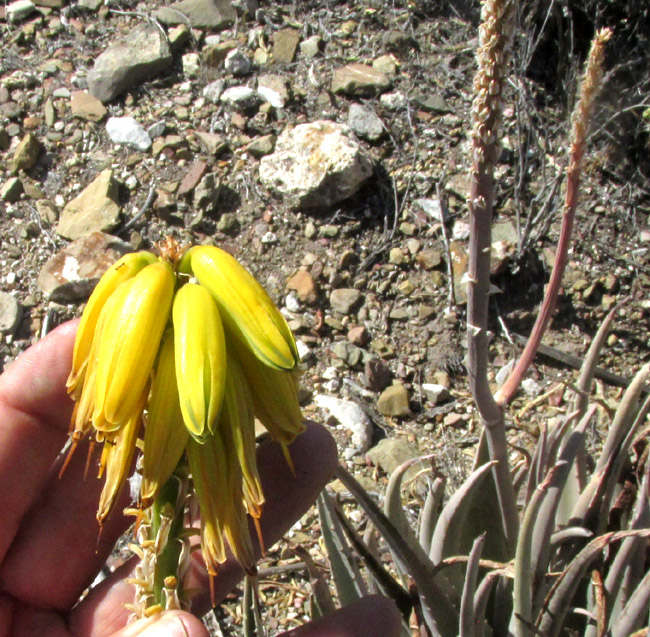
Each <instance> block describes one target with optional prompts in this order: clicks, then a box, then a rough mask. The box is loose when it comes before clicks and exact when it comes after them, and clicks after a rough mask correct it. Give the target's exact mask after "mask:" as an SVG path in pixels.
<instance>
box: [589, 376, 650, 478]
mask: <svg viewBox="0 0 650 637" xmlns="http://www.w3.org/2000/svg"><path fill="white" fill-rule="evenodd" d="M649 373H650V364H648V363H647V364H645V365H644V366H643V367H642V368H641V369H640V370H639V372H638V373H637V374H636V376H635V377H634V378H633V379H632V382H631V383H630V386H629V387H628V388H627V390H626V391H625V394H623V398H622V400H621V404H620V405H619V407H618V409H617V410H616V415H615V416H614V420H613V422H612V425H611V427H610V428H609V431H608V434H607V438H606V439H605V444H604V445H603V451H602V453H601V455H600V458H599V459H598V462H597V463H596V469H595V471H596V472H598V471H602V470H603V469H605V467H607V466H608V465H609V464H610V463H611V462H612V460H613V459H614V456H615V455H616V452H617V450H618V448H619V447H620V444H621V442H622V440H623V438H625V435H626V434H627V431H628V429H629V427H630V426H631V425H632V422H633V421H634V416H635V414H636V409H637V406H638V404H639V397H640V396H641V393H642V392H643V391H644V385H645V381H646V379H647V378H648V374H649Z"/></svg>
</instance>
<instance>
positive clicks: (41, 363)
mask: <svg viewBox="0 0 650 637" xmlns="http://www.w3.org/2000/svg"><path fill="white" fill-rule="evenodd" d="M76 330H77V322H76V321H74V322H72V323H66V324H65V325H62V326H61V327H59V328H57V329H56V330H54V331H52V332H51V333H50V334H49V335H48V336H47V337H46V338H44V339H43V340H42V341H40V342H39V343H37V344H36V345H34V346H32V347H30V348H29V349H28V350H27V351H26V352H25V353H24V354H22V355H21V356H20V357H19V358H18V359H16V361H14V362H13V363H12V364H11V365H10V366H9V367H8V368H7V369H6V371H5V372H4V373H3V374H2V376H0V511H2V525H0V561H1V560H2V559H4V556H5V554H6V552H7V549H8V548H9V545H10V544H11V542H12V541H13V538H14V537H15V535H16V532H17V529H18V526H19V524H20V521H21V519H22V517H23V516H24V515H25V512H26V511H27V510H28V509H29V507H30V505H31V503H32V502H33V500H34V499H35V498H36V496H37V495H38V493H39V492H40V490H41V488H42V486H43V484H44V482H45V480H46V479H47V474H48V471H49V469H50V467H51V466H52V463H53V462H54V460H55V459H56V457H57V455H58V453H59V452H60V450H61V448H62V447H63V444H64V442H65V439H66V437H67V430H68V421H69V419H70V414H71V412H72V401H71V400H70V399H69V398H68V395H67V393H66V389H65V381H66V378H67V376H68V374H69V372H70V364H71V358H72V347H73V344H74V338H75V333H76Z"/></svg>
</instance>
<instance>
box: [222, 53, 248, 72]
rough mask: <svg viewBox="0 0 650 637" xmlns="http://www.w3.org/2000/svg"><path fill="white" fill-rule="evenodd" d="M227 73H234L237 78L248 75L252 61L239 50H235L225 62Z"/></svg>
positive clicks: (227, 56)
mask: <svg viewBox="0 0 650 637" xmlns="http://www.w3.org/2000/svg"><path fill="white" fill-rule="evenodd" d="M223 65H224V68H225V69H226V72H228V73H232V74H233V75H234V76H235V77H241V76H243V75H247V74H248V73H249V72H250V70H251V61H250V60H249V59H248V57H247V56H246V55H245V54H244V53H242V52H241V51H240V50H239V49H233V50H232V51H230V52H229V53H228V55H226V59H225V60H224V62H223Z"/></svg>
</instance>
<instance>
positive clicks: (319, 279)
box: [0, 0, 650, 632]
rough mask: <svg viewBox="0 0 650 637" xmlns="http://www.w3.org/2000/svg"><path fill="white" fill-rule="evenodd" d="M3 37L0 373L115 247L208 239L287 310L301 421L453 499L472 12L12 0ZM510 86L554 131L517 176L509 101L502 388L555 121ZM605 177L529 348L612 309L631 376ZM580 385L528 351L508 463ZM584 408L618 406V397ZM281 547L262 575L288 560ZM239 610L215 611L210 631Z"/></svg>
mask: <svg viewBox="0 0 650 637" xmlns="http://www.w3.org/2000/svg"><path fill="white" fill-rule="evenodd" d="M523 37H525V36H524V35H523V34H521V33H520V34H518V38H523ZM0 41H1V42H2V55H1V56H0V157H1V158H2V160H3V161H2V163H1V165H0V331H1V334H2V340H1V342H0V363H1V364H2V365H6V363H7V362H8V361H10V360H12V359H13V358H15V357H16V356H17V355H18V354H19V353H20V352H21V351H22V350H24V349H25V348H26V347H28V346H29V345H30V344H31V343H33V342H34V341H36V340H38V339H39V338H40V337H41V336H42V335H43V334H44V333H45V332H47V331H48V330H49V329H51V328H52V327H53V326H55V325H56V324H58V323H60V322H62V321H64V320H67V319H68V318H71V317H73V316H76V315H78V314H79V313H80V311H81V309H82V306H83V302H84V300H85V298H87V295H88V294H89V292H90V290H91V289H92V286H93V285H94V283H95V282H96V280H97V277H98V276H99V275H100V274H101V272H102V271H103V270H104V269H105V268H106V267H107V265H108V264H109V263H111V262H112V261H113V260H115V259H116V258H117V257H118V256H119V255H120V254H121V253H123V252H124V251H127V250H133V249H142V248H146V249H150V248H151V249H153V248H154V246H155V244H156V242H158V241H160V240H162V239H163V238H164V237H165V236H167V235H172V236H174V237H176V238H178V239H179V240H181V241H182V242H185V243H188V244H189V243H214V244H216V245H219V246H222V247H225V248H226V249H228V250H229V251H231V252H232V253H233V254H234V255H235V256H236V257H237V258H238V259H240V261H241V262H242V263H244V264H245V265H246V266H247V267H248V268H249V269H250V270H251V271H252V272H253V273H254V274H255V275H256V276H257V277H258V279H259V280H260V281H261V282H262V284H263V285H264V286H265V287H266V289H267V290H268V291H269V293H270V294H271V295H272V297H273V298H274V299H275V300H276V301H277V303H278V305H279V306H280V307H281V308H282V309H283V312H284V313H285V315H286V317H287V319H288V320H289V323H290V326H291V329H292V330H293V331H294V333H295V335H296V339H297V341H298V344H299V349H300V354H301V359H302V364H303V369H304V374H303V396H302V398H303V401H304V402H303V406H304V411H305V415H306V416H308V417H311V418H314V419H318V420H320V421H325V422H327V423H328V424H329V425H330V426H331V428H332V431H333V433H334V435H335V436H336V438H337V441H338V443H339V449H340V454H341V458H342V459H343V461H344V462H346V463H347V464H348V466H349V467H352V468H353V469H354V471H355V472H356V473H357V474H359V475H360V477H361V478H362V479H363V480H365V481H366V484H367V485H368V486H369V488H371V490H373V491H375V492H377V493H380V492H381V489H382V484H383V483H384V481H385V476H386V474H387V473H389V472H390V471H391V470H392V469H394V468H395V467H396V466H397V465H398V464H400V463H401V462H402V461H403V460H405V459H408V458H410V457H414V456H416V455H419V454H423V453H433V454H434V455H435V458H436V464H437V466H438V468H439V469H440V470H441V471H443V472H445V473H446V474H447V475H448V477H450V478H451V483H452V484H453V482H454V480H456V479H460V478H461V477H462V475H463V473H464V471H466V468H467V466H468V465H469V463H470V462H471V453H472V445H473V443H474V442H475V441H476V440H477V436H478V432H477V428H476V419H475V416H474V415H473V412H472V407H471V401H470V397H469V393H468V391H467V384H466V379H465V374H466V370H465V367H464V357H465V348H464V345H465V338H464V301H465V299H464V289H463V283H462V277H463V274H464V271H465V266H466V260H467V256H466V240H467V234H468V227H467V222H466V216H465V206H464V199H465V196H466V193H467V186H468V179H467V159H466V158H467V131H468V121H469V109H470V104H471V82H472V74H473V70H474V57H473V52H474V49H475V47H476V44H477V40H476V15H475V13H473V12H470V13H469V14H467V15H466V14H462V15H461V14H459V13H456V12H455V11H450V12H449V14H447V15H445V14H443V13H441V12H440V11H437V10H434V9H430V10H426V8H424V7H423V6H420V4H418V3H415V4H413V5H411V4H408V3H402V2H394V3H392V4H391V5H390V7H387V6H386V5H385V4H384V3H380V2H374V1H373V0H370V1H367V2H359V3H352V2H351V3H338V2H330V1H326V0H322V1H314V2H304V3H271V2H261V3H260V5H259V6H258V5H257V3H256V2H255V0H247V1H246V2H244V1H241V2H240V1H238V2H233V3H232V4H230V3H229V2H227V1H226V0H181V2H179V3H177V5H173V6H172V7H171V8H170V7H163V6H162V5H157V4H153V3H147V2H141V3H137V2H135V1H132V2H131V1H129V0H124V1H122V2H106V3H103V2H102V1H101V0H79V2H77V3H75V4H68V3H67V2H66V0H34V1H33V2H32V0H17V1H16V2H13V3H10V4H7V5H6V6H3V7H0ZM520 81H524V82H526V85H527V87H528V91H529V94H530V95H531V96H532V97H531V99H532V102H531V108H535V109H537V110H536V113H535V117H538V118H540V119H542V120H544V121H545V122H553V123H554V129H553V130H555V131H556V132H555V133H554V134H553V135H552V136H550V137H549V138H547V139H546V140H544V143H545V144H546V147H545V148H544V150H543V151H540V147H533V148H532V149H530V148H524V146H522V147H521V148H524V150H525V152H526V153H528V154H527V155H526V156H527V157H529V159H530V162H529V164H528V165H526V163H525V162H522V161H521V158H520V154H519V152H518V151H519V148H520V146H519V144H520V142H519V137H518V132H520V131H521V123H522V121H523V119H525V118H522V113H521V110H520V109H518V108H515V107H514V106H511V105H508V104H507V105H506V111H505V115H504V128H505V137H504V140H503V152H502V155H501V158H500V161H499V165H498V167H497V176H498V192H497V197H498V199H497V225H496V226H495V230H494V237H493V238H494V244H493V275H494V278H493V281H494V284H495V286H496V288H497V289H495V292H497V293H496V294H495V295H494V297H493V299H494V303H493V311H494V317H495V319H494V325H493V328H494V333H495V338H494V340H493V345H492V351H491V361H492V365H493V372H492V373H493V375H494V378H495V382H497V381H498V379H499V377H500V375H499V372H500V370H502V369H503V368H504V367H505V368H506V369H507V365H508V363H509V362H511V361H512V360H513V358H514V357H515V355H516V353H517V352H518V351H519V349H520V347H521V344H520V342H518V341H517V340H516V338H515V337H513V334H523V335H525V334H527V332H528V330H529V329H530V327H531V325H532V322H533V320H534V317H535V309H536V307H537V305H538V303H539V301H540V299H541V295H542V292H543V286H544V284H545V282H546V280H547V278H548V273H549V270H550V266H551V265H552V262H553V258H554V252H553V247H554V238H555V237H556V233H557V226H558V222H557V215H555V216H554V215H553V214H552V213H554V212H555V211H556V210H557V209H558V201H559V198H558V192H559V189H557V188H556V187H555V185H559V180H557V179H556V177H557V175H558V174H560V173H561V168H562V166H563V165H564V161H565V157H564V148H565V145H566V141H565V135H564V131H565V130H566V128H567V126H566V125H565V124H564V122H565V121H566V120H567V116H566V114H565V113H563V112H562V110H561V108H560V105H558V103H557V102H554V101H553V100H552V99H550V97H546V98H544V87H543V86H541V85H536V84H535V83H534V82H533V81H532V80H529V79H526V78H523V79H522V77H515V76H513V85H516V83H517V82H520ZM511 97H513V96H511ZM520 103H521V102H517V104H520ZM513 104H514V97H513ZM646 152H647V149H646ZM608 161H609V159H608V150H607V147H606V146H601V147H597V148H596V149H595V151H594V152H593V153H592V155H591V156H590V158H589V162H588V166H587V169H586V174H585V180H584V188H583V193H584V194H583V197H582V201H581V204H580V208H579V214H578V220H577V224H576V241H575V246H574V248H573V252H572V254H571V259H570V264H569V268H568V271H567V275H566V279H565V286H564V291H563V295H562V297H561V299H560V304H559V308H558V312H557V316H556V319H555V322H554V324H553V328H552V330H551V331H550V333H549V334H548V335H547V338H546V339H545V342H546V343H547V344H548V345H550V346H552V347H555V348H557V349H559V350H561V351H564V352H567V353H572V354H574V355H577V356H580V355H581V354H583V353H584V350H585V348H586V346H587V345H588V343H589V341H590V338H591V337H592V336H593V334H594V332H595V330H596V329H597V327H598V325H599V324H600V322H601V321H602V318H603V317H604V315H605V314H606V312H607V311H608V310H609V309H611V308H612V307H613V306H614V305H616V303H618V302H620V301H622V300H623V299H628V302H627V304H626V305H625V306H624V307H623V308H622V309H621V310H620V312H619V314H618V317H617V319H616V320H615V323H614V329H613V331H612V333H611V335H610V337H609V340H608V348H607V351H606V352H605V353H604V354H603V358H602V361H601V365H602V366H603V367H606V368H608V369H609V370H610V371H614V372H616V373H618V374H620V375H622V376H626V377H629V376H630V375H632V374H633V373H634V372H635V370H637V369H638V367H639V366H640V364H641V363H642V362H643V361H645V360H646V359H647V358H648V316H649V309H650V302H649V301H648V300H647V291H648V289H649V288H650V279H649V278H648V274H649V270H648V266H649V263H650V251H649V248H650V227H648V224H647V214H648V212H649V211H650V195H649V192H650V190H649V188H650V183H649V182H648V180H647V179H645V181H644V180H643V178H641V179H640V180H637V181H635V182H632V181H629V182H628V181H625V182H624V181H622V180H621V179H620V178H618V177H617V176H616V174H617V173H616V171H615V170H613V169H612V167H611V165H610V164H609V163H608ZM522 168H523V172H522ZM522 184H525V187H522ZM554 184H555V185H554ZM546 199H548V201H549V202H550V205H549V206H548V208H549V210H550V212H547V213H544V208H543V205H542V204H543V202H544V201H545V200H546ZM527 212H528V213H530V214H529V215H528V216H527V215H526V213H527ZM538 212H540V219H538V220H536V221H534V222H533V223H532V224H531V229H530V231H526V219H527V218H529V217H530V218H532V216H534V215H535V214H537V213H538ZM573 373H574V372H572V371H571V370H570V369H569V368H568V367H567V366H566V365H564V364H563V363H560V362H558V361H557V360H555V359H554V358H548V357H547V358H539V359H538V361H537V362H536V366H535V367H534V368H533V369H532V370H531V372H530V374H529V379H528V380H527V382H526V385H525V387H524V389H523V391H522V392H521V395H520V397H519V398H517V400H516V401H515V403H514V405H513V409H512V412H511V413H512V414H513V421H512V422H513V424H515V425H517V426H513V443H516V444H517V445H519V446H523V447H524V448H525V447H526V446H528V445H529V444H530V440H531V438H530V436H534V435H535V433H536V431H537V425H538V423H539V422H540V419H548V418H552V417H554V416H555V415H556V414H558V413H560V412H562V410H563V409H564V408H565V407H566V403H565V402H564V399H563V393H564V391H565V388H564V387H563V386H562V385H561V384H560V385H558V379H568V380H569V381H570V380H571V379H572V378H573ZM553 388H555V389H553ZM550 389H553V391H549V390H550ZM600 391H601V393H602V395H603V398H604V399H605V400H606V401H615V400H616V397H617V392H618V391H619V390H618V389H616V388H613V387H612V386H610V385H602V386H601V388H600ZM545 393H546V394H548V396H546V398H544V399H542V400H540V401H539V406H538V407H537V408H536V409H535V410H530V411H527V412H526V414H525V415H522V414H521V411H522V409H524V408H526V407H527V406H528V405H529V404H530V402H531V401H532V400H534V399H535V397H537V396H540V395H542V396H543V395H544V394H545ZM517 414H519V417H517V418H515V416H516V415H517ZM414 498H415V499H414V500H413V502H414V504H417V502H416V497H415V496H414ZM315 524H316V519H315V517H314V514H313V513H312V514H309V515H308V516H306V517H305V519H303V521H302V522H301V524H299V525H297V526H296V528H295V529H294V531H293V532H292V538H291V539H292V540H293V541H301V542H305V543H306V544H307V545H310V546H312V548H313V552H314V554H315V556H316V557H317V559H319V560H322V555H321V553H320V552H319V549H318V543H317V541H316V540H315V538H314V536H313V535H312V531H313V529H314V526H315ZM283 551H284V550H283V549H282V550H281V549H278V551H276V552H275V553H273V554H272V556H271V559H270V562H269V563H270V564H271V565H274V564H275V563H276V562H277V560H278V559H280V560H281V561H286V560H289V561H291V560H294V561H295V558H293V557H291V556H290V555H289V554H285V553H284V552H283ZM294 575H295V577H296V578H297V579H292V580H291V582H290V587H291V590H292V593H291V595H290V596H289V595H288V594H287V588H286V586H285V588H284V589H279V590H281V593H277V592H273V590H271V591H266V594H267V603H268V604H269V607H271V608H275V611H274V612H272V613H271V619H270V622H271V627H272V628H273V626H274V625H275V626H277V627H281V626H292V625H294V624H295V623H296V622H299V621H301V620H302V618H304V616H305V613H306V611H307V608H308V584H307V583H306V582H305V581H304V580H303V579H302V577H301V576H300V575H299V573H298V575H296V574H294ZM294 575H291V577H292V578H293V577H294ZM286 577H287V576H285V580H286ZM287 586H288V584H287ZM237 613H238V611H237V610H236V607H233V608H232V609H230V610H228V611H222V620H223V622H222V623H223V624H224V627H225V628H224V630H228V628H227V626H231V627H232V626H236V625H237V622H238V621H239V617H238V615H237ZM231 630H233V631H234V632H236V630H237V629H236V628H231Z"/></svg>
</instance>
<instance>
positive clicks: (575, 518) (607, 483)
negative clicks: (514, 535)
mask: <svg viewBox="0 0 650 637" xmlns="http://www.w3.org/2000/svg"><path fill="white" fill-rule="evenodd" d="M648 372H650V365H644V367H643V368H642V370H641V371H640V372H639V373H638V374H637V375H636V376H635V377H634V379H633V380H632V382H631V383H630V386H629V387H628V390H627V391H626V392H625V395H624V396H623V400H622V401H621V404H620V406H619V408H618V410H617V412H616V415H615V416H614V422H612V425H611V428H610V430H609V433H608V435H607V438H606V439H605V444H604V446H603V451H602V453H601V456H600V458H599V459H598V462H597V464H596V469H595V470H594V475H593V476H592V478H591V480H590V481H589V483H588V484H587V486H586V488H585V490H584V491H583V493H582V494H581V495H580V498H579V500H578V502H577V503H576V506H575V508H574V510H573V513H572V515H571V522H572V523H574V524H575V523H577V524H582V525H583V526H586V527H588V528H592V530H593V531H595V532H597V533H598V532H601V531H602V530H603V528H604V525H605V523H606V521H607V512H608V511H609V505H610V502H611V499H612V495H613V492H614V487H615V485H616V483H617V481H618V477H619V475H620V472H621V469H622V467H623V464H624V461H625V459H626V455H627V451H628V449H629V446H630V444H631V443H632V440H633V439H634V435H635V432H636V431H637V430H638V428H639V426H640V425H641V423H642V422H643V420H644V419H645V416H646V414H647V413H648V411H649V410H650V396H648V397H646V399H645V401H644V402H643V405H642V407H641V408H640V409H637V407H638V397H639V395H640V393H641V391H642V389H643V387H642V385H643V383H644V382H645V380H646V378H647V376H648ZM630 392H632V394H631V395H629V394H630ZM603 459H605V460H603Z"/></svg>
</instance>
